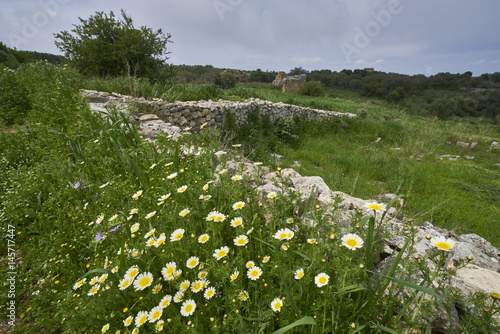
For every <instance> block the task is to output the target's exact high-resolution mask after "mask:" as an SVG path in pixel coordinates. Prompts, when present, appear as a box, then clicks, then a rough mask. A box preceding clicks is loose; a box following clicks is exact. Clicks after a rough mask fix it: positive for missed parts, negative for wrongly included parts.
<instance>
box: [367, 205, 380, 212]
mask: <svg viewBox="0 0 500 334" xmlns="http://www.w3.org/2000/svg"><path fill="white" fill-rule="evenodd" d="M368 208H369V209H372V210H375V211H378V210H380V209H382V205H380V204H368Z"/></svg>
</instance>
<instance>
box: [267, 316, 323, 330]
mask: <svg viewBox="0 0 500 334" xmlns="http://www.w3.org/2000/svg"><path fill="white" fill-rule="evenodd" d="M305 325H312V326H316V321H315V320H314V318H313V317H310V316H305V317H302V318H300V319H299V320H297V321H294V322H292V323H291V324H290V325H287V326H285V327H282V328H280V329H278V330H277V331H276V332H274V334H283V333H286V332H288V331H289V330H290V329H292V328H294V327H297V326H305Z"/></svg>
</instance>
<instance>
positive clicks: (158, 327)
mask: <svg viewBox="0 0 500 334" xmlns="http://www.w3.org/2000/svg"><path fill="white" fill-rule="evenodd" d="M156 328H157V329H158V331H161V330H162V329H163V322H161V323H159V324H158V326H157V327H156Z"/></svg>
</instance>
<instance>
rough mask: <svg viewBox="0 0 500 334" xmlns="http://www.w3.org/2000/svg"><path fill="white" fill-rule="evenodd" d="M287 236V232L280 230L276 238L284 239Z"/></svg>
mask: <svg viewBox="0 0 500 334" xmlns="http://www.w3.org/2000/svg"><path fill="white" fill-rule="evenodd" d="M287 236H288V233H286V232H282V233H280V235H279V236H278V239H285V238H286V237H287Z"/></svg>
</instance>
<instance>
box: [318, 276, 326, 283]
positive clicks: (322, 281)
mask: <svg viewBox="0 0 500 334" xmlns="http://www.w3.org/2000/svg"><path fill="white" fill-rule="evenodd" d="M318 282H319V284H325V283H326V277H324V276H322V277H320V278H319V280H318Z"/></svg>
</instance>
